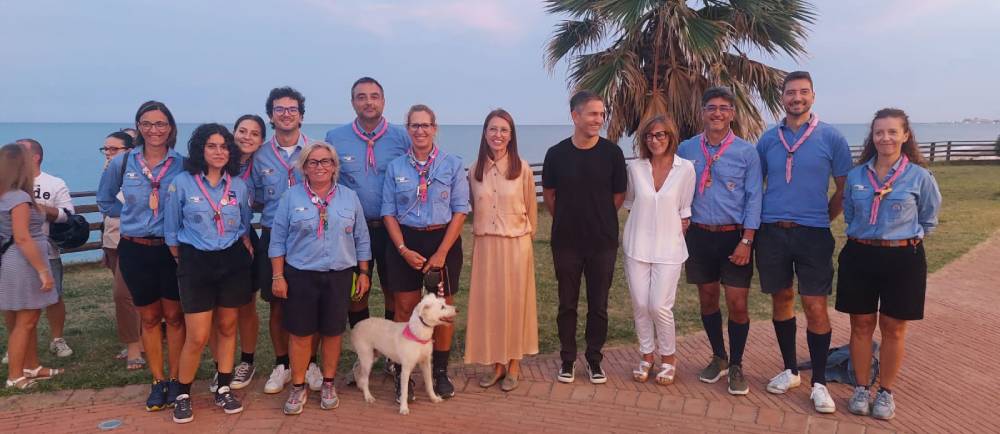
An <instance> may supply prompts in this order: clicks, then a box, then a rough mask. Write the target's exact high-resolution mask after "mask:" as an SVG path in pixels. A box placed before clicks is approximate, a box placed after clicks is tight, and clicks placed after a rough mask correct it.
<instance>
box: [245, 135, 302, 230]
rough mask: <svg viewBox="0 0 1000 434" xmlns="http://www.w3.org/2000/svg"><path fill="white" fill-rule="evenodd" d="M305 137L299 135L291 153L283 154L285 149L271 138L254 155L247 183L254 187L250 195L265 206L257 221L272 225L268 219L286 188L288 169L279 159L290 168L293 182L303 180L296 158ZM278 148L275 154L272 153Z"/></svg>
mask: <svg viewBox="0 0 1000 434" xmlns="http://www.w3.org/2000/svg"><path fill="white" fill-rule="evenodd" d="M306 140H307V139H306V136H305V135H304V134H300V135H299V141H298V143H296V144H295V151H293V152H292V155H287V154H285V150H284V149H281V147H280V146H278V144H277V141H276V140H275V139H274V137H271V139H270V140H268V141H266V142H264V144H263V145H261V147H260V149H258V150H257V152H254V154H253V169H252V171H251V174H250V185H253V187H254V193H253V198H254V201H256V202H257V203H259V204H262V205H263V206H264V209H263V211H262V212H261V215H260V224H261V225H264V226H266V227H271V220H273V219H274V208H275V207H276V206H278V200H279V199H281V195H282V194H284V193H285V190H288V169H286V168H285V166H284V165H282V164H281V161H279V160H278V158H279V155H280V158H281V159H282V160H283V161H284V162H285V164H287V165H288V166H289V167H291V168H292V176H293V177H294V178H295V185H299V184H301V183H302V171H301V170H299V169H298V168H297V167H295V163H296V162H297V161H298V159H299V154H300V153H301V152H302V149H303V148H305V146H306ZM275 151H277V154H278V155H275Z"/></svg>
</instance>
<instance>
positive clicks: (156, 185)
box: [136, 152, 174, 217]
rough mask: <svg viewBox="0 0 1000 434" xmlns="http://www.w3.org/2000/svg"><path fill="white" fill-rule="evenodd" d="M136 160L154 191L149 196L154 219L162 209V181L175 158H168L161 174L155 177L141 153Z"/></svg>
mask: <svg viewBox="0 0 1000 434" xmlns="http://www.w3.org/2000/svg"><path fill="white" fill-rule="evenodd" d="M136 157H137V158H136V160H138V161H139V166H140V167H142V174H143V175H144V176H145V177H146V178H147V179H149V182H150V184H151V185H152V186H153V191H152V192H151V193H150V194H149V209H151V210H153V217H156V215H157V214H158V213H159V208H160V181H161V180H163V177H164V176H166V174H167V169H170V164H171V163H173V162H174V157H169V156H168V157H167V160H166V162H165V163H163V168H161V169H160V173H158V174H157V175H156V177H153V171H152V170H150V169H149V165H147V164H146V158H145V157H143V156H142V153H141V152H140V153H139V155H137V156H136Z"/></svg>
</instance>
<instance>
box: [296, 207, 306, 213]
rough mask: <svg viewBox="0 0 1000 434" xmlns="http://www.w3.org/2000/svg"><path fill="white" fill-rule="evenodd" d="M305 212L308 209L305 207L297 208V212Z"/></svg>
mask: <svg viewBox="0 0 1000 434" xmlns="http://www.w3.org/2000/svg"><path fill="white" fill-rule="evenodd" d="M305 210H306V207H304V206H299V207H295V212H303V211H305Z"/></svg>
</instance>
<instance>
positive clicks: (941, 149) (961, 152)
mask: <svg viewBox="0 0 1000 434" xmlns="http://www.w3.org/2000/svg"><path fill="white" fill-rule="evenodd" d="M920 152H921V153H923V154H924V156H925V157H926V158H927V160H928V161H931V162H941V161H967V160H982V159H990V160H1000V138H998V139H997V140H996V141H988V140H949V141H946V142H929V143H921V144H920ZM860 154H861V148H852V149H851V157H852V158H854V159H857V158H858V156H859V155H860ZM531 172H532V175H534V177H535V189H536V196H538V197H541V195H542V191H541V186H542V163H534V164H531ZM70 196H71V197H73V198H93V197H95V196H96V192H94V191H78V192H74V193H70ZM76 212H77V214H93V215H95V217H92V218H88V221H89V222H90V230H91V231H92V232H94V231H96V232H98V233H100V231H101V226H102V225H101V215H100V212H99V210H98V209H97V205H96V204H94V203H87V204H81V205H76ZM88 217H89V216H88ZM100 248H101V242H100V241H92V242H88V243H86V244H84V245H82V246H80V247H77V248H75V249H67V250H64V251H63V253H75V252H85V251H90V250H100Z"/></svg>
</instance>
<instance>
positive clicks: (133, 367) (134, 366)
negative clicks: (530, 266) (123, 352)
mask: <svg viewBox="0 0 1000 434" xmlns="http://www.w3.org/2000/svg"><path fill="white" fill-rule="evenodd" d="M145 367H146V359H144V358H142V357H141V356H140V357H139V358H138V359H128V360H127V361H126V362H125V370H126V371H137V370H139V369H142V368H145Z"/></svg>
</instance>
